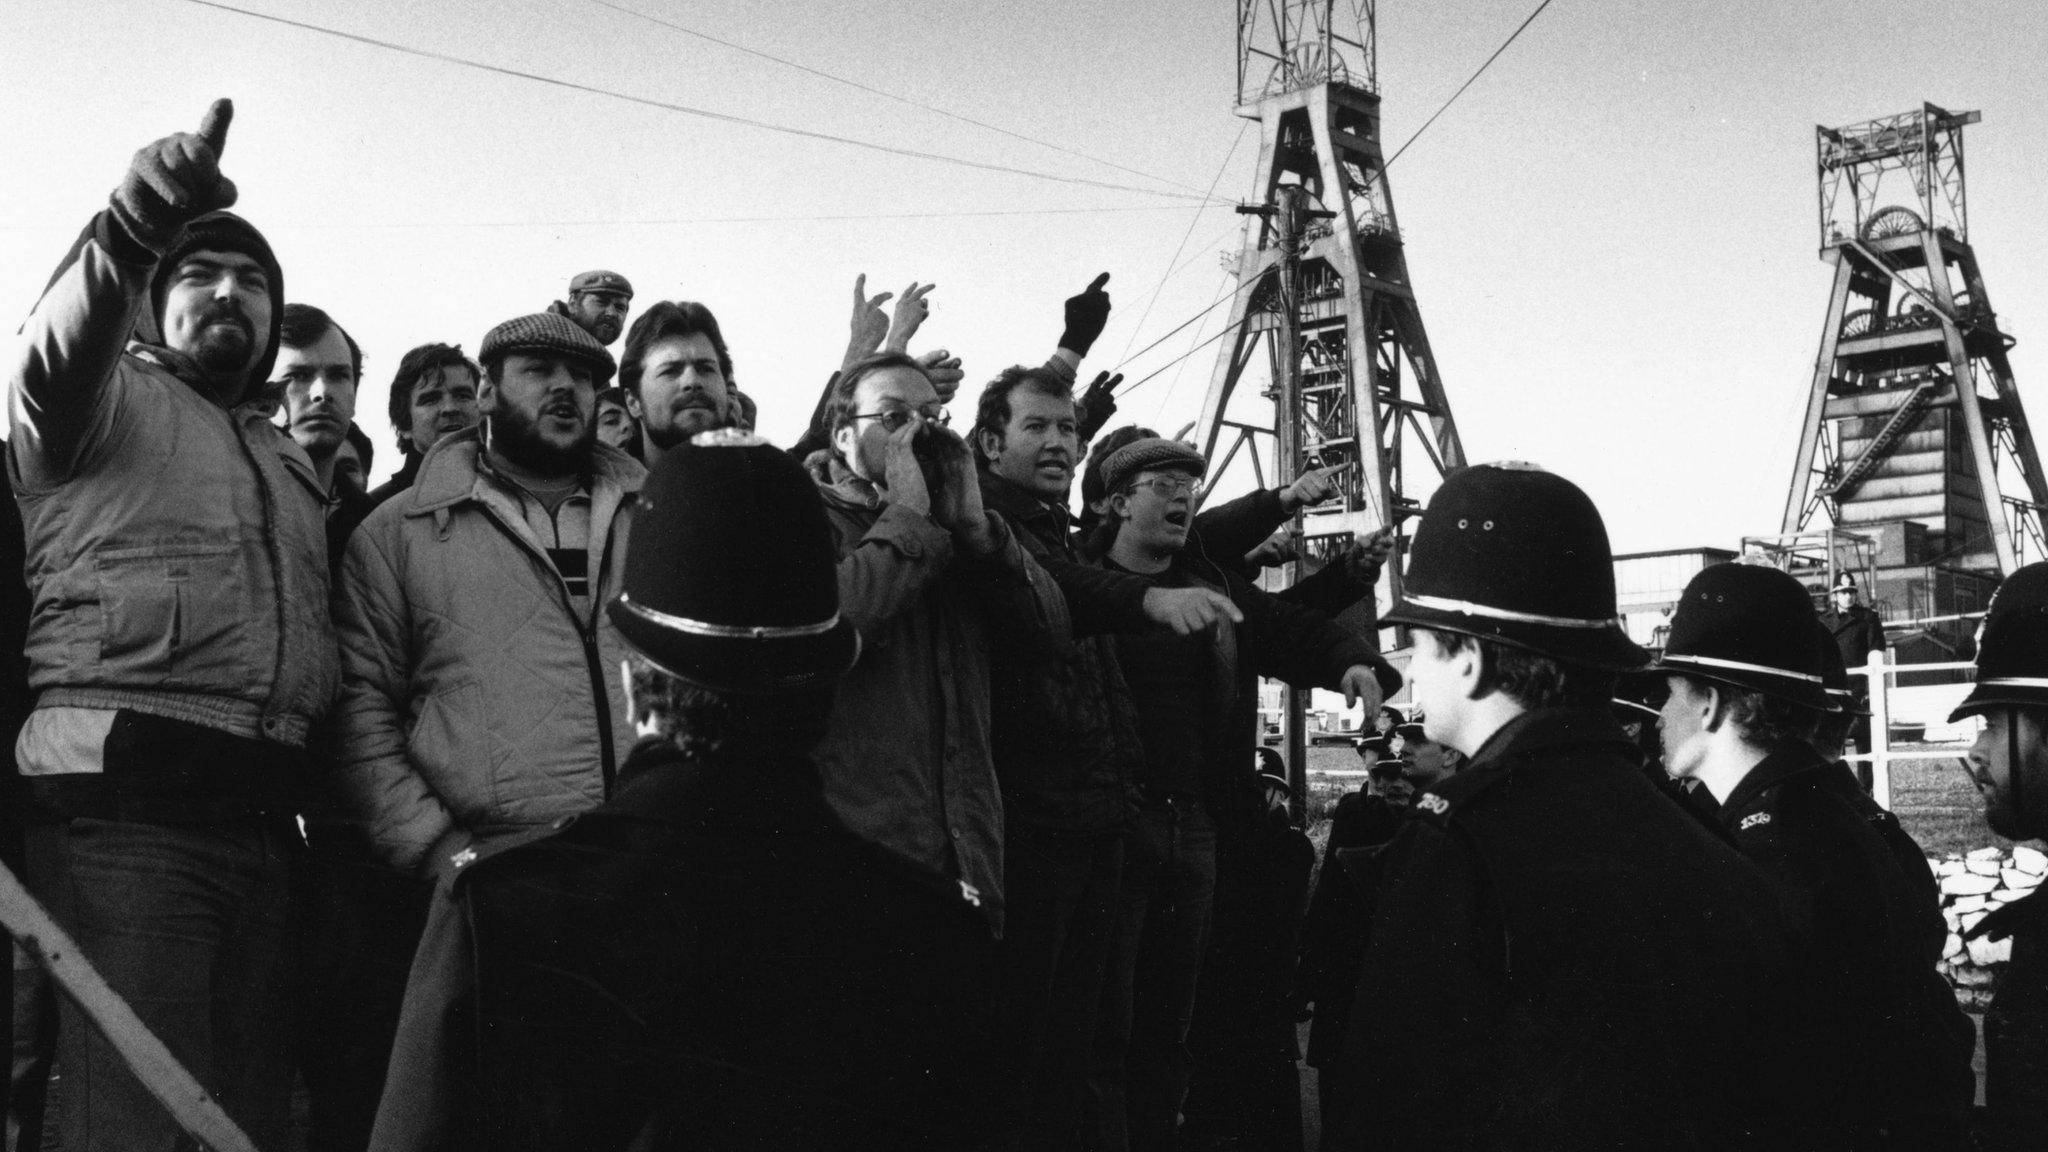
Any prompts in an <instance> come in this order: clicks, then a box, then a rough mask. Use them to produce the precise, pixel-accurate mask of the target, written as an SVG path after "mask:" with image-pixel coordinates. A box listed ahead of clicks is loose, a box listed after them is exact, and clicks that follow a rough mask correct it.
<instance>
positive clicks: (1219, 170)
mask: <svg viewBox="0 0 2048 1152" xmlns="http://www.w3.org/2000/svg"><path fill="white" fill-rule="evenodd" d="M598 2H599V3H602V2H603V0H598ZM1250 127H1251V121H1249V120H1246V121H1243V122H1242V123H1240V124H1239V125H1238V126H1237V139H1235V140H1232V141H1231V142H1230V151H1228V152H1226V153H1224V154H1223V163H1221V164H1219V165H1217V166H1216V178H1215V179H1214V180H1211V181H1209V190H1208V191H1207V192H1205V193H1203V195H1204V196H1207V197H1210V198H1212V199H1213V198H1214V197H1215V195H1216V186H1217V185H1218V184H1221V183H1223V174H1224V173H1225V172H1228V171H1229V170H1230V162H1231V160H1233V159H1235V158H1236V156H1237V149H1238V146H1239V145H1240V144H1243V143H1244V134H1245V131H1246V130H1247V129H1249V128H1250ZM1208 210H1209V206H1208V205H1207V204H1203V205H1201V206H1199V207H1197V208H1196V209H1195V214H1194V215H1193V216H1191V217H1189V219H1188V230H1187V231H1185V232H1183V233H1181V234H1180V244H1179V245H1178V246H1176V247H1175V248H1174V250H1173V255H1171V256H1169V257H1167V258H1166V275H1164V276H1161V277H1160V278H1159V283H1157V284H1154V285H1153V286H1152V291H1150V292H1148V293H1146V294H1145V311H1144V312H1142V313H1140V314H1139V316H1138V322H1137V324H1135V325H1133V326H1132V328H1131V338H1130V339H1129V340H1126V341H1124V351H1123V355H1122V356H1119V357H1118V359H1119V360H1123V361H1128V360H1129V359H1130V358H1131V345H1133V344H1136V343H1137V342H1138V333H1140V332H1142V331H1144V330H1145V321H1147V320H1150V319H1151V318H1152V306H1153V305H1154V304H1157V303H1159V292H1160V290H1161V289H1163V288H1165V287H1166V282H1167V281H1168V280H1171V279H1172V278H1173V274H1174V273H1175V272H1177V271H1179V264H1178V261H1179V260H1180V254H1181V253H1182V252H1184V251H1186V250H1187V246H1188V237H1190V236H1193V235H1194V234H1195V225H1197V224H1199V223H1201V222H1202V213H1204V212H1206V211H1208Z"/></svg>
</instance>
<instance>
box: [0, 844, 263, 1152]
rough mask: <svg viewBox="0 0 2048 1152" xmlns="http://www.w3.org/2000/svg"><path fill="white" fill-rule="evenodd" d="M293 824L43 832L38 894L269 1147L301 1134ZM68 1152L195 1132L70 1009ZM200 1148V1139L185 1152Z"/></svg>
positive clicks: (149, 1146)
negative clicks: (293, 1012)
mask: <svg viewBox="0 0 2048 1152" xmlns="http://www.w3.org/2000/svg"><path fill="white" fill-rule="evenodd" d="M297 844H298V837H297V833H296V830H295V829H293V828H292V826H291V824H290V822H289V820H286V819H282V818H276V817H250V818H246V819H239V820H220V821H213V822H209V823H195V824H150V823H139V822H128V821H113V820H99V819H86V818H77V819H73V820H70V821H68V822H66V823H63V824H56V825H51V826H47V827H42V826H39V827H33V828H31V829H29V864H30V868H29V872H30V884H31V886H32V887H33V888H34V890H35V892H36V894H37V895H38V897H40V898H41V899H42V900H43V901H44V903H45V904H46V905H47V906H48V907H49V911H50V914H51V915H52V916H54V917H55V918H56V920H57V922H58V923H59V924H61V925H62V926H63V927H64V929H65V930H66V931H67V932H69V933H70V934H71V935H72V937H73V938H74V939H75V940H76V941H77V943H78V947H79V949H80V951H81V952H83V953H84V956H85V958H86V959H87V960H88V961H90V962H91V964H92V965H93V967H94V968H95V969H97V970H98V971H99V974H100V975H101V976H102V977H103V978H105V980H106V982H107V983H108V985H110V986H111V987H112V988H113V990H114V991H115V992H116V993H117V994H119V995H120V996H121V998H122V999H124V1000H126V1001H127V1002H128V1006H129V1007H131V1008H133V1009H134V1010H135V1014H136V1015H137V1016H139V1017H140V1018H141V1020H142V1023H143V1024H144V1025H145V1026H146V1027H147V1028H148V1029H149V1030H150V1031H151V1032H153V1033H155V1034H156V1036H157V1038H158V1039H159V1040H162V1041H163V1042H164V1045H165V1046H166V1047H168V1048H169V1049H170V1052H171V1055H172V1056H173V1057H175V1058H176V1059H177V1060H178V1062H179V1063H180V1064H182V1065H184V1067H185V1070H186V1071H187V1072H190V1073H191V1074H192V1076H193V1078H194V1079H196V1080H198V1081H199V1083H200V1085H201V1086H202V1087H204V1088H205V1089H206V1090H207V1091H208V1092H209V1093H211V1094H212V1095H213V1097H214V1099H215V1100H217V1101H218V1102H219V1103H220V1105H221V1107H222V1108H224V1109H226V1110H227V1114H228V1116H229V1117H231V1118H232V1119H233V1120H234V1121H235V1123H236V1124H238V1125H240V1126H241V1128H242V1131H243V1132H245V1133H246V1134H247V1135H248V1136H249V1138H250V1139H251V1140H252V1141H254V1142H255V1143H256V1145H257V1147H259V1148H282V1147H284V1146H285V1140H286V1139H287V1137H288V1135H289V1129H290V1110H291V1109H290V1103H291V1063H290V1060H289V1055H290V1053H289V1045H288V1042H287V1041H288V1029H287V1027H286V1024H285V1019H286V1011H287V1009H288V1006H289V1003H290V990H289V989H288V987H287V979H288V976H289V967H288V965H287V964H286V963H285V950H286V947H287V942H288V937H289V932H290V918H291V897H290V891H289V889H290V874H291V856H292V855H293V853H294V852H295V851H296V848H297ZM62 1016H63V1019H62V1023H61V1025H60V1028H59V1032H58V1039H57V1062H58V1066H59V1068H60V1070H61V1071H60V1075H59V1078H58V1081H57V1101H56V1105H57V1110H58V1112H57V1115H58V1126H59V1131H61V1132H62V1133H63V1141H64V1149H65V1152H101V1150H105V1152H115V1150H119V1152H157V1150H164V1152H168V1150H170V1149H172V1148H174V1147H177V1146H179V1144H180V1137H181V1133H180V1130H179V1128H178V1126H177V1124H176V1122H174V1121H173V1120H172V1119H171V1116H170V1113H168V1112H166V1111H165V1110H164V1108H163V1106H162V1105H161V1104H158V1103H157V1101H156V1099H155V1098H154V1097H153V1096H151V1095H150V1094H149V1091H148V1089H146V1088H144V1087H143V1085H142V1082H141V1081H139V1080H137V1079H136V1078H135V1076H134V1075H133V1074H132V1073H131V1072H130V1071H129V1070H128V1065H127V1063H126V1062H125V1061H123V1060H122V1059H121V1056H120V1054H119V1053H118V1052H116V1051H115V1050H114V1048H113V1046H112V1045H111V1044H109V1043H108V1042H107V1041H106V1039H105V1038H104V1037H102V1036H101V1035H100V1033H99V1031H98V1029H96V1028H94V1027H93V1025H92V1024H91V1023H90V1022H89V1021H88V1020H87V1019H86V1017H85V1016H84V1015H83V1014H82V1013H80V1012H79V1011H78V1009H77V1008H76V1006H74V1005H73V1004H72V1003H71V1001H70V1000H69V999H68V998H67V999H65V1001H64V1003H63V1006H62ZM184 1146H185V1147H189V1146H190V1141H189V1140H187V1141H184Z"/></svg>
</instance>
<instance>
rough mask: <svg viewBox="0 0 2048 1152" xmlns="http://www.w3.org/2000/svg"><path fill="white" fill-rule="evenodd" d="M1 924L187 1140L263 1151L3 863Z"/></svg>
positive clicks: (214, 1148) (227, 1151) (216, 1149)
mask: <svg viewBox="0 0 2048 1152" xmlns="http://www.w3.org/2000/svg"><path fill="white" fill-rule="evenodd" d="M0 926H4V927H5V928H6V929H7V931H8V932H9V933H11V934H12V935H13V936H14V938H15V940H17V941H19V942H20V944H21V946H22V947H23V948H25V949H27V950H28V951H29V953H31V954H32V955H34V956H35V958H36V961H37V962H38V963H40V964H41V965H42V966H43V969H44V971H47V972H48V973H49V974H50V979H52V980H54V981H56V982H57V987H59V988H61V989H63V990H64V994H65V995H66V996H69V997H70V998H71V1000H72V1002H73V1003H75V1004H77V1005H78V1008H79V1011H81V1012H83V1013H84V1014H85V1017H86V1019H87V1020H89V1021H91V1022H92V1026H93V1027H94V1028H96V1029H98V1030H99V1033H100V1035H102V1036H104V1037H106V1038H107V1043H109V1044H112V1045H113V1046H114V1050H115V1051H117V1052H119V1053H120V1054H121V1059H123V1060H125V1061H127V1063H128V1067H129V1069H130V1070H131V1071H133V1072H134V1073H135V1078H136V1079H137V1080H140V1081H142V1086H143V1087H144V1088H147V1089H149V1093H150V1095H152V1096H155V1097H156V1098H157V1100H158V1102H160V1103H161V1104H163V1106H164V1108H165V1109H166V1110H167V1111H169V1112H170V1114H171V1119H173V1120H175V1121H177V1123H178V1126H179V1127H180V1128H183V1129H184V1130H185V1132H186V1134H187V1135H189V1136H191V1137H192V1138H193V1139H194V1140H197V1141H199V1144H200V1146H201V1147H203V1148H207V1149H210V1150H211V1152H258V1149H257V1147H256V1145H255V1144H254V1143H252V1142H251V1141H250V1140H249V1138H248V1137H247V1136H245V1135H243V1133H242V1130H241V1129H240V1128H238V1127H236V1126H235V1122H234V1121H233V1120H230V1119H229V1118H228V1114H227V1113H226V1112H224V1111H222V1110H221V1106H220V1105H219V1104H218V1103H216V1102H215V1101H214V1099H213V1097H211V1096H209V1095H207V1092H206V1089H204V1088H202V1087H200V1086H199V1082H198V1081H197V1080H194V1079H193V1078H192V1074H191V1073H190V1072H187V1071H185V1067H184V1065H182V1064H179V1063H178V1060H177V1057H175V1056H172V1055H171V1050H170V1049H168V1048H166V1047H164V1042H163V1041H161V1040H159V1039H157V1038H156V1034H155V1033H153V1032H151V1031H150V1030H149V1029H148V1027H146V1026H145V1025H144V1024H143V1023H142V1021H141V1019H140V1018H138V1017H137V1016H136V1015H135V1010H134V1009H133V1008H130V1007H129V1006H128V1002H127V1001H126V1000H123V999H121V997H120V996H119V994H117V993H116V992H115V991H114V990H113V989H112V988H109V987H107V982H106V981H105V980H103V979H101V977H100V974H99V973H98V972H97V971H95V970H94V969H93V966H92V965H91V964H90V963H89V962H87V960H86V958H85V956H84V954H83V953H81V952H80V951H79V950H78V945H77V944H76V943H74V942H73V941H72V939H71V937H70V936H69V935H68V934H67V933H65V931H64V930H63V929H62V928H59V927H58V926H57V922H56V921H55V920H52V919H51V918H50V914H49V913H48V912H46V911H44V910H43V906H42V905H41V904H38V903H36V899H35V897H33V896H31V895H29V893H28V890H27V889H26V888H23V887H22V886H21V881H20V880H18V879H16V878H15V875H14V873H13V872H11V871H9V870H8V869H7V867H6V866H5V865H0Z"/></svg>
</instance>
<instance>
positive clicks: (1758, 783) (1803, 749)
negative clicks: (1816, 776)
mask: <svg viewBox="0 0 2048 1152" xmlns="http://www.w3.org/2000/svg"><path fill="white" fill-rule="evenodd" d="M1829 767H1831V765H1830V764H1829V762H1828V761H1826V760H1823V759H1821V758H1820V753H1818V752H1815V751H1814V750H1813V749H1811V748H1808V747H1807V746H1806V745H1804V744H1796V745H1793V746H1791V747H1787V748H1780V749H1778V750H1777V751H1775V752H1772V753H1770V754H1769V755H1767V756H1765V757H1764V758H1763V759H1762V760H1759V761H1757V764H1756V767H1754V768H1751V769H1750V770H1749V775H1747V776H1744V777H1743V778H1742V781H1741V782H1740V783H1738V784H1736V785H1735V787H1734V788H1733V789H1731V790H1730V791H1729V793H1728V799H1727V800H1726V801H1725V802H1723V803H1722V805H1721V811H1722V813H1723V814H1726V815H1731V816H1732V815H1743V814H1746V809H1747V808H1748V807H1749V806H1750V805H1752V804H1754V803H1756V800H1757V797H1759V796H1761V795H1763V793H1764V792H1765V791H1767V790H1768V789H1771V788H1775V787H1777V786H1778V785H1780V784H1783V783H1784V782H1785V781H1787V780H1790V779H1791V778H1793V777H1794V776H1801V775H1804V774H1806V773H1808V772H1825V771H1827V770H1828V768H1829Z"/></svg>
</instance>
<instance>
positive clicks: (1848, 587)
mask: <svg viewBox="0 0 2048 1152" xmlns="http://www.w3.org/2000/svg"><path fill="white" fill-rule="evenodd" d="M1820 622H1821V623H1822V624H1823V625H1824V626H1826V628H1827V630H1828V634H1829V635H1830V636H1832V637H1834V642H1835V647H1836V649H1837V650H1838V651H1839V652H1840V653H1841V656H1842V665H1843V667H1845V668H1861V667H1863V666H1864V665H1865V664H1868V663H1870V654H1871V653H1872V652H1882V651H1884V621H1882V620H1879V619H1878V618H1877V613H1875V612H1872V611H1871V610H1870V609H1869V608H1866V607H1864V606H1863V605H1861V604H1858V603H1857V602H1856V577H1854V576H1852V575H1850V574H1849V573H1847V572H1844V573H1842V574H1841V575H1840V576H1837V577H1836V578H1835V585H1834V587H1833V588H1830V589H1829V590H1828V608H1827V611H1825V612H1822V613H1821V614H1820ZM1848 688H1849V691H1850V694H1851V696H1852V698H1853V699H1854V700H1855V702H1856V704H1857V705H1858V706H1859V707H1861V706H1862V705H1864V704H1867V703H1868V702H1869V700H1870V682H1869V681H1868V680H1865V679H1862V678H1861V677H1858V678H1857V679H1855V680H1854V681H1851V682H1850V683H1849V684H1848ZM1867 715H1868V714H1867V713H1866V718H1865V719H1863V720H1861V721H1857V720H1851V721H1850V723H1849V734H1850V736H1851V737H1853V738H1854V740H1855V742H1856V751H1858V752H1868V751H1870V723H1869V720H1868V718H1867ZM1857 774H1858V779H1860V780H1861V781H1862V782H1863V786H1864V787H1865V788H1868V787H1870V768H1869V766H1868V765H1859V766H1858V768H1857Z"/></svg>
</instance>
